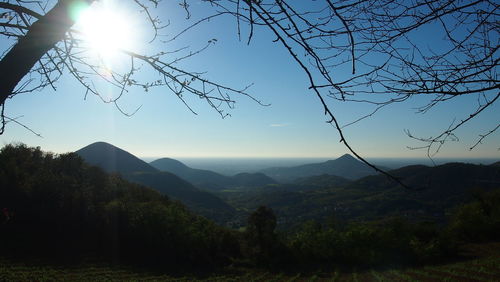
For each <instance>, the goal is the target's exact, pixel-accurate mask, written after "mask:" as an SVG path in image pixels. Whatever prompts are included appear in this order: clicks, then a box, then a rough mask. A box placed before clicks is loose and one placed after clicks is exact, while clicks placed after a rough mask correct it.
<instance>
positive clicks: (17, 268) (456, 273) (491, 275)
mask: <svg viewBox="0 0 500 282" xmlns="http://www.w3.org/2000/svg"><path fill="white" fill-rule="evenodd" d="M464 255H466V256H468V257H472V256H474V257H476V258H473V259H465V260H461V261H458V262H452V263H447V264H442V265H434V266H424V267H415V268H405V269H387V270H365V271H360V272H357V271H350V272H343V273H341V272H339V271H332V272H328V273H323V272H317V273H307V274H305V273H293V274H290V273H286V274H285V273H272V272H267V271H260V270H255V269H228V270H227V271H225V272H221V273H215V274H210V275H209V276H207V277H200V276H196V277H195V276H189V275H187V276H181V277H180V276H171V275H167V274H161V273H154V272H150V271H146V270H142V269H136V268H130V267H113V266H109V265H104V264H100V263H96V262H91V261H88V262H83V263H81V264H79V265H73V266H61V265H54V264H48V263H44V262H43V261H37V260H34V259H31V260H29V262H21V261H19V260H12V259H8V258H5V257H4V258H0V281H201V280H208V281H500V243H489V244H482V245H471V246H469V247H468V249H466V253H464Z"/></svg>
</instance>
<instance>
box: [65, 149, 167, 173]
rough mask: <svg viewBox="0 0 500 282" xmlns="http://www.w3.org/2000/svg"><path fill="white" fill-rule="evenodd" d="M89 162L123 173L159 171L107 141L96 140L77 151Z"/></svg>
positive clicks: (110, 170)
mask: <svg viewBox="0 0 500 282" xmlns="http://www.w3.org/2000/svg"><path fill="white" fill-rule="evenodd" d="M75 153H77V154H78V155H80V156H81V157H82V158H83V159H84V160H85V161H86V162H87V163H89V164H91V165H95V166H98V167H100V168H102V169H104V170H105V171H107V172H119V173H122V174H126V173H131V172H134V171H147V172H158V170H157V169H155V168H154V167H152V166H150V165H149V164H148V163H146V162H145V161H143V160H141V159H139V158H137V157H136V156H134V155H132V154H130V153H129V152H127V151H124V150H122V149H120V148H118V147H115V146H113V145H111V144H109V143H106V142H95V143H92V144H90V145H88V146H85V147H83V148H81V149H80V150H78V151H76V152H75Z"/></svg>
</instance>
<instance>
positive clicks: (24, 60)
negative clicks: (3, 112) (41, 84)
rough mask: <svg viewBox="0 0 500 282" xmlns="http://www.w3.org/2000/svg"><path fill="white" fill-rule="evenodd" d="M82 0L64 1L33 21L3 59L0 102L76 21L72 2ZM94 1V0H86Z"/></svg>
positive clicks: (87, 0)
mask: <svg viewBox="0 0 500 282" xmlns="http://www.w3.org/2000/svg"><path fill="white" fill-rule="evenodd" d="M79 1H80V2H81V0H60V1H58V2H57V4H56V5H55V6H54V7H53V8H52V9H51V10H50V11H49V12H47V14H45V15H44V16H43V17H42V18H40V19H38V20H37V21H36V22H35V23H33V24H32V25H31V27H30V29H29V31H28V33H27V34H26V36H24V37H23V38H21V39H19V41H18V42H17V43H16V44H15V45H14V47H13V48H12V49H11V50H10V51H9V52H8V53H7V54H6V55H5V56H4V57H3V58H2V60H1V61H0V105H2V104H4V103H5V100H6V99H7V98H8V97H9V96H10V95H11V94H12V92H13V91H14V89H15V87H16V86H17V84H18V83H19V82H20V81H21V79H22V78H23V77H24V76H25V75H26V74H28V73H29V71H30V70H31V69H32V68H33V66H34V65H35V64H36V63H37V62H38V61H39V60H40V59H41V58H42V57H43V55H45V54H46V53H47V52H48V51H49V50H50V49H52V48H53V47H54V46H55V44H56V43H57V42H59V41H61V40H62V39H64V36H65V34H66V32H67V31H68V30H69V29H70V28H71V26H73V24H74V23H75V22H74V20H73V19H72V18H71V17H70V8H71V6H72V4H75V3H76V2H79ZM85 2H87V3H89V4H90V3H92V2H94V0H86V1H85Z"/></svg>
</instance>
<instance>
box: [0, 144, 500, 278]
mask: <svg viewBox="0 0 500 282" xmlns="http://www.w3.org/2000/svg"><path fill="white" fill-rule="evenodd" d="M349 185H350V184H349ZM475 195H476V196H475V199H474V200H472V201H469V202H468V203H465V204H461V205H458V206H456V207H455V210H454V212H453V213H452V214H451V216H450V217H449V218H448V221H447V224H445V225H443V224H441V225H439V224H436V223H435V222H431V221H424V222H422V221H419V222H416V221H414V222H412V221H408V220H407V219H405V218H402V217H386V218H383V219H380V220H378V221H371V222H346V221H342V220H338V219H337V218H336V217H335V216H332V217H330V218H328V220H326V221H324V222H319V221H316V220H309V221H304V220H301V219H299V218H297V219H296V220H297V224H296V228H294V230H289V231H287V232H279V231H277V226H278V223H279V221H280V216H279V215H278V216H277V215H276V214H275V212H274V211H273V209H271V208H269V207H265V206H259V207H258V208H256V209H255V210H254V211H253V212H251V213H250V214H249V216H248V218H247V220H246V228H245V230H244V231H236V230H229V229H226V228H223V227H220V226H218V225H216V224H215V223H213V222H212V221H210V220H208V219H206V218H204V217H201V216H198V215H195V214H193V213H192V212H191V211H189V210H188V209H187V208H186V207H185V206H184V205H183V204H181V203H179V202H177V201H172V200H171V199H169V198H168V197H166V196H165V195H162V194H160V193H159V192H158V191H155V190H153V189H150V188H147V187H144V186H141V185H139V184H133V183H130V182H128V181H126V180H124V179H123V178H121V177H120V176H119V175H116V174H107V173H105V172H104V171H102V170H101V169H100V168H97V167H93V166H90V165H88V164H86V163H85V162H84V161H83V160H82V158H81V157H79V156H78V155H76V154H74V153H70V154H62V155H54V154H51V153H45V152H42V151H41V150H40V149H39V148H29V147H26V146H24V145H7V146H5V147H3V148H2V149H1V150H0V207H1V208H2V214H1V215H0V222H1V223H0V240H1V242H4V244H2V245H1V254H2V256H4V257H6V260H7V261H10V260H12V261H16V260H21V261H24V260H25V259H26V258H33V257H36V258H39V259H40V260H41V261H45V262H54V263H56V264H59V265H61V264H62V265H67V264H68V263H71V262H74V263H76V264H78V263H79V262H80V261H83V260H84V259H85V258H88V257H92V258H97V259H98V260H100V261H102V262H105V263H107V264H114V265H116V266H120V265H121V266H126V265H130V266H134V267H141V268H146V269H154V270H155V271H161V272H162V273H170V274H175V273H179V272H183V273H189V274H190V275H194V274H198V273H200V272H206V271H213V270H217V269H218V270H223V271H230V270H231V269H233V270H234V269H246V270H245V271H248V272H250V273H255V272H258V271H260V270H265V273H268V271H270V272H274V273H276V272H278V273H279V272H287V273H290V272H295V273H297V272H308V273H309V272H311V271H313V272H314V271H319V272H320V273H322V272H325V271H326V272H328V273H332V269H347V270H353V269H369V268H373V267H384V266H388V265H391V266H398V267H408V266H415V265H421V264H427V265H428V264H433V263H437V262H444V261H447V260H448V259H454V258H457V255H458V254H460V252H461V250H462V246H466V245H467V244H469V243H471V242H474V243H478V242H479V243H481V242H489V241H492V240H495V239H498V238H500V204H499V203H500V190H499V189H490V191H489V192H478V193H476V194H475ZM6 242H8V244H5V243H6ZM12 271H16V270H12ZM0 273H1V274H2V275H4V276H3V277H10V276H8V275H10V274H9V273H10V272H9V270H6V268H5V266H2V267H1V269H0ZM5 273H7V274H5ZM28 277H29V276H28ZM263 277H268V276H263ZM0 278H1V277H0ZM269 278H270V277H269Z"/></svg>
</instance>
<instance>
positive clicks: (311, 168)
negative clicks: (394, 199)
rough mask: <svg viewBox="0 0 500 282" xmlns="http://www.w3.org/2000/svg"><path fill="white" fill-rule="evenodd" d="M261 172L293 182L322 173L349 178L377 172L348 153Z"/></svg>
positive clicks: (279, 179) (352, 178) (280, 179)
mask: <svg viewBox="0 0 500 282" xmlns="http://www.w3.org/2000/svg"><path fill="white" fill-rule="evenodd" d="M261 172H262V173H264V174H266V175H267V176H269V177H272V178H274V179H276V180H278V181H280V182H293V181H294V180H296V179H298V178H304V177H310V176H317V175H322V174H329V175H336V176H341V177H344V178H347V179H351V180H355V179H359V178H361V177H364V176H367V175H374V174H377V172H376V171H375V170H374V169H372V168H371V167H369V166H367V165H366V164H364V163H362V162H360V161H358V160H357V159H355V158H354V157H353V156H351V155H349V154H345V155H343V156H341V157H340V158H338V159H335V160H329V161H326V162H323V163H313V164H305V165H299V166H294V167H273V168H267V169H264V170H261Z"/></svg>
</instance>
